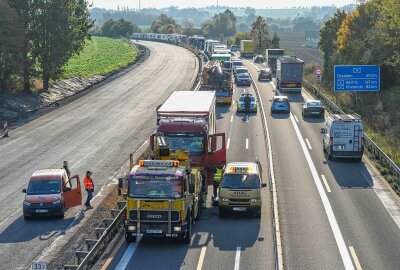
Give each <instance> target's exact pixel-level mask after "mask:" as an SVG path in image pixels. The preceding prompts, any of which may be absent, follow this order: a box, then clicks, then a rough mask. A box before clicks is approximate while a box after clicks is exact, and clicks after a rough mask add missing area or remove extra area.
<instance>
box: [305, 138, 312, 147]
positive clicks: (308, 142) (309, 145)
mask: <svg viewBox="0 0 400 270" xmlns="http://www.w3.org/2000/svg"><path fill="white" fill-rule="evenodd" d="M306 143H307V146H308V149H310V150H312V147H311V143H310V141H309V140H308V139H307V138H306Z"/></svg>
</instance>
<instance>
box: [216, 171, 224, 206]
mask: <svg viewBox="0 0 400 270" xmlns="http://www.w3.org/2000/svg"><path fill="white" fill-rule="evenodd" d="M223 172H224V169H222V168H220V167H216V168H215V173H214V181H213V188H214V199H216V198H217V197H218V194H217V191H218V187H219V185H220V184H221V179H222V174H223Z"/></svg>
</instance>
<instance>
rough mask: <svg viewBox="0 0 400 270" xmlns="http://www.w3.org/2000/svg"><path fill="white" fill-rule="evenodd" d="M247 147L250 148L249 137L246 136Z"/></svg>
mask: <svg viewBox="0 0 400 270" xmlns="http://www.w3.org/2000/svg"><path fill="white" fill-rule="evenodd" d="M246 149H249V138H246Z"/></svg>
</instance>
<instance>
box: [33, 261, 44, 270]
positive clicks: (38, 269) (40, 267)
mask: <svg viewBox="0 0 400 270" xmlns="http://www.w3.org/2000/svg"><path fill="white" fill-rule="evenodd" d="M31 269H32V270H47V263H44V262H34V263H32V268H31Z"/></svg>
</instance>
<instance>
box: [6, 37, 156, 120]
mask: <svg viewBox="0 0 400 270" xmlns="http://www.w3.org/2000/svg"><path fill="white" fill-rule="evenodd" d="M135 46H136V47H137V48H138V49H139V55H138V57H137V59H136V61H135V62H132V63H131V64H130V65H129V66H128V67H125V68H122V69H120V70H117V71H114V72H111V73H109V74H107V75H105V76H101V75H96V76H92V77H90V78H70V79H65V80H60V81H58V82H56V83H53V84H51V85H50V88H49V90H48V91H38V92H30V93H1V94H0V124H2V123H3V122H4V121H8V125H9V127H11V128H13V127H16V126H20V125H22V124H25V123H27V122H29V121H32V120H33V119H35V118H37V117H39V116H41V115H43V114H45V113H48V112H49V111H51V110H53V109H54V108H57V107H59V106H61V105H65V104H68V103H70V102H71V101H73V100H75V99H77V98H79V97H81V96H83V95H86V94H87V93H90V92H91V91H93V90H95V89H97V88H98V87H100V86H101V85H103V84H105V83H108V82H110V81H111V80H114V79H116V78H118V77H120V76H122V75H123V74H126V73H127V72H129V71H131V70H132V69H134V68H136V67H137V66H138V65H140V64H141V63H143V62H144V61H145V60H146V59H147V58H148V57H149V55H150V51H149V50H148V49H147V48H146V47H144V46H141V45H137V44H135Z"/></svg>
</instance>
